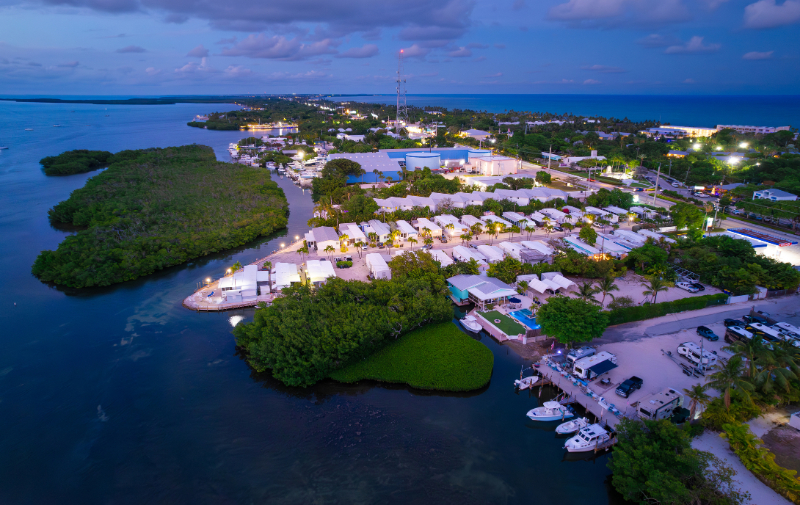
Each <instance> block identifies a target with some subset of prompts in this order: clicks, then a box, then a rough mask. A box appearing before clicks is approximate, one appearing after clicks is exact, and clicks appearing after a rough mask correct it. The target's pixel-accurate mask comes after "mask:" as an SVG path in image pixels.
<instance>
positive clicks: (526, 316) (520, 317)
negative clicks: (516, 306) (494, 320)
mask: <svg viewBox="0 0 800 505" xmlns="http://www.w3.org/2000/svg"><path fill="white" fill-rule="evenodd" d="M508 315H509V316H511V317H513V318H515V319H516V320H517V321H519V322H520V323H522V324H524V325H525V326H527V327H528V328H530V329H532V330H538V329H539V328H541V326H539V325H538V324H536V318H535V317H531V316H532V315H533V313H532V312H531V311H530V310H528V309H523V310H515V311H514V312H509V313H508Z"/></svg>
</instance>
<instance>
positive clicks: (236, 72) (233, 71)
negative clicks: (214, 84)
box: [223, 65, 253, 77]
mask: <svg viewBox="0 0 800 505" xmlns="http://www.w3.org/2000/svg"><path fill="white" fill-rule="evenodd" d="M223 74H224V76H225V77H248V76H250V75H252V74H253V71H252V70H250V69H249V68H245V67H243V66H242V65H231V66H229V67H228V68H226V69H225V71H224V72H223Z"/></svg>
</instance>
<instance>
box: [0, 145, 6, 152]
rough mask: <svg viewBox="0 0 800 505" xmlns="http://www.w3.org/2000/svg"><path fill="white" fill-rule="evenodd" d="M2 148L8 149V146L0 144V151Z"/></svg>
mask: <svg viewBox="0 0 800 505" xmlns="http://www.w3.org/2000/svg"><path fill="white" fill-rule="evenodd" d="M3 149H8V147H7V146H0V151H2V150H3Z"/></svg>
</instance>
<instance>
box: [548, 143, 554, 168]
mask: <svg viewBox="0 0 800 505" xmlns="http://www.w3.org/2000/svg"><path fill="white" fill-rule="evenodd" d="M552 158H553V145H552V144H550V153H549V156H548V157H547V170H548V171H549V170H550V160H551V159H552Z"/></svg>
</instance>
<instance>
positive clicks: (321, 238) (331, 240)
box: [305, 226, 339, 251]
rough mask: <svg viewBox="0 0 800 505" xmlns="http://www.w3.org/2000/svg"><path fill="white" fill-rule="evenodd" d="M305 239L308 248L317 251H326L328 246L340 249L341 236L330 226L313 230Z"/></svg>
mask: <svg viewBox="0 0 800 505" xmlns="http://www.w3.org/2000/svg"><path fill="white" fill-rule="evenodd" d="M305 239H306V244H308V247H313V248H314V249H316V250H317V251H324V250H325V248H326V247H328V246H331V247H333V248H334V249H336V248H337V247H339V234H338V233H336V230H335V229H333V228H331V227H330V226H320V227H318V228H312V229H311V230H309V232H308V233H306V235H305Z"/></svg>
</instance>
